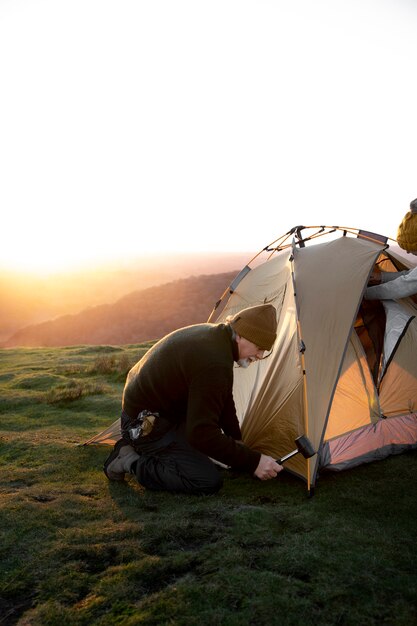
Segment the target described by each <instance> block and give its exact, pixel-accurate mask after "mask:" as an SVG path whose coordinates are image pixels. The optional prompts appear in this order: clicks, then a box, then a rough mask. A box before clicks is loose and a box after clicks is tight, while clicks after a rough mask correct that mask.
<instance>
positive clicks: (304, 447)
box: [277, 435, 316, 465]
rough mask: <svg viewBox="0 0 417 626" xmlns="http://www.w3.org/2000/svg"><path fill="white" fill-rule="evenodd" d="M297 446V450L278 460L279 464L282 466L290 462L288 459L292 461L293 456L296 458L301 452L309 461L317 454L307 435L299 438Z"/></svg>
mask: <svg viewBox="0 0 417 626" xmlns="http://www.w3.org/2000/svg"><path fill="white" fill-rule="evenodd" d="M295 445H296V446H297V449H296V450H293V451H292V452H289V453H288V454H286V455H285V456H283V457H282V458H281V459H277V463H279V464H280V465H281V464H282V463H284V462H285V461H288V459H291V458H292V457H293V456H295V455H296V454H298V453H299V452H301V454H302V455H303V457H304V458H305V459H309V458H310V457H312V456H314V455H315V454H316V452H315V450H314V448H313V444H312V443H311V441H310V439H309V438H308V437H307V436H306V435H301V436H300V437H297V439H296V440H295Z"/></svg>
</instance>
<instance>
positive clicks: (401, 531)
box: [0, 344, 417, 626]
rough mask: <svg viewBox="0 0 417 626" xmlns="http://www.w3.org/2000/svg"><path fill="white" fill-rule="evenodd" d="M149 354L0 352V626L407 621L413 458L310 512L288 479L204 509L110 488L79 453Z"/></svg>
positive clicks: (334, 492) (415, 512) (339, 486)
mask: <svg viewBox="0 0 417 626" xmlns="http://www.w3.org/2000/svg"><path fill="white" fill-rule="evenodd" d="M148 345H149V344H141V345H138V346H134V345H132V346H123V347H114V346H75V347H71V348H54V349H50V348H43V349H15V350H14V349H13V350H2V351H0V411H1V418H0V419H1V432H0V505H1V506H0V524H1V542H0V554H1V563H0V626H3V625H5V624H7V625H11V624H20V625H21V626H23V625H29V624H30V625H33V626H36V625H41V626H45V625H49V624H50V625H55V624H56V625H58V624H59V625H61V624H68V625H77V626H78V625H80V626H81V625H86V626H87V625H88V626H91V625H96V624H97V625H102V626H107V625H113V624H123V625H127V626H130V625H139V624H146V625H151V624H152V625H155V626H156V625H158V626H160V625H165V624H166V625H168V624H169V625H184V626H185V625H187V626H188V625H196V626H197V625H201V624H204V625H210V626H211V625H212V626H215V625H216V626H220V625H221V626H242V625H246V624H248V625H251V624H253V625H254V626H255V625H256V626H262V625H267V624H268V625H270V624H272V625H273V624H277V625H279V626H286V625H288V626H290V625H294V626H295V625H297V626H298V625H299V624H304V625H307V626H308V625H313V624H314V625H315V624H320V625H333V624H334V625H336V624H342V625H346V626H347V625H351V626H358V625H367V626H369V625H376V624H387V625H398V626H409V625H410V624H413V623H416V619H417V615H416V607H417V574H416V572H417V568H416V565H415V564H416V556H417V549H416V540H415V537H416V531H417V504H416V488H415V477H416V474H417V456H416V454H415V453H406V454H403V455H399V456H395V457H391V458H388V459H385V460H384V461H380V462H378V463H374V464H370V465H367V466H362V467H359V468H356V469H354V470H351V471H349V472H344V473H338V474H332V473H328V474H323V475H322V476H321V478H320V480H319V483H318V487H317V489H316V494H315V496H314V497H313V498H307V495H306V492H305V487H304V485H303V483H301V482H300V481H298V480H297V479H295V478H293V477H292V476H290V475H287V474H281V475H280V477H279V478H278V479H277V480H276V481H269V482H265V483H263V482H259V481H255V480H254V479H252V478H251V477H249V476H237V475H235V474H233V473H231V472H227V471H226V472H224V488H223V490H222V491H221V492H220V493H219V494H218V495H216V496H207V497H194V496H185V495H169V494H164V493H153V492H149V491H146V490H144V489H143V488H142V487H140V486H139V485H138V484H137V483H136V482H135V481H134V480H133V479H132V480H130V481H129V482H127V483H126V484H112V483H109V482H108V481H107V480H106V478H105V477H104V474H103V473H102V469H101V468H102V465H103V461H104V460H105V458H106V457H107V455H108V453H109V448H107V447H104V446H103V447H100V446H87V447H83V446H80V445H79V444H80V443H82V442H83V441H85V440H87V439H88V438H90V437H91V436H92V435H94V434H95V433H96V432H99V431H100V430H102V429H104V428H106V427H107V426H108V425H109V424H110V423H111V422H112V421H114V419H116V417H117V416H118V414H119V410H120V398H121V392H122V388H123V382H124V377H125V375H126V373H127V370H128V369H129V367H130V366H131V365H132V364H133V363H134V362H136V360H137V359H138V358H140V356H141V355H142V354H143V353H144V351H145V350H146V348H147V347H148ZM74 388H75V389H81V393H80V394H79V395H78V396H77V397H73V396H72V395H71V389H74ZM51 399H54V400H53V401H51Z"/></svg>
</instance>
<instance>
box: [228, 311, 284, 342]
mask: <svg viewBox="0 0 417 626" xmlns="http://www.w3.org/2000/svg"><path fill="white" fill-rule="evenodd" d="M230 325H231V326H232V328H233V329H234V330H235V331H236V332H237V334H238V335H240V336H241V337H244V338H245V339H247V340H248V341H250V342H251V343H254V344H255V345H256V346H258V347H259V348H261V350H270V349H271V348H272V346H273V345H274V342H275V339H276V338H277V312H276V310H275V307H273V306H272V304H259V305H257V306H251V307H248V308H247V309H242V311H239V313H236V315H234V316H233V317H232V319H231V320H230Z"/></svg>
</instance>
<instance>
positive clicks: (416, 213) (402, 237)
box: [397, 198, 417, 252]
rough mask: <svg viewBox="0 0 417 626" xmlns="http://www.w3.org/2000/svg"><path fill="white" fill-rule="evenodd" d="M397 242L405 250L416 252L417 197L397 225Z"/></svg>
mask: <svg viewBox="0 0 417 626" xmlns="http://www.w3.org/2000/svg"><path fill="white" fill-rule="evenodd" d="M397 243H398V245H399V246H400V247H401V248H403V250H407V252H417V198H416V199H415V200H413V201H412V202H411V203H410V210H409V212H408V213H407V214H406V215H405V216H404V219H403V221H402V222H401V224H400V225H399V226H398V232H397Z"/></svg>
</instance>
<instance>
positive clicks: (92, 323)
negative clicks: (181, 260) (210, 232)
mask: <svg viewBox="0 0 417 626" xmlns="http://www.w3.org/2000/svg"><path fill="white" fill-rule="evenodd" d="M238 271H239V270H235V271H233V272H226V273H220V274H210V275H205V274H203V275H200V276H192V277H189V278H183V279H178V280H175V281H173V282H170V283H166V284H164V285H158V286H155V287H149V288H148V289H144V290H141V291H136V292H133V293H130V294H129V295H126V296H124V297H122V298H120V299H119V300H117V301H116V302H115V303H114V304H105V305H99V306H95V307H93V308H89V309H86V310H84V311H82V312H80V313H78V314H76V315H64V316H62V317H58V318H57V319H55V320H51V321H48V322H43V323H41V324H33V325H30V326H27V327H25V328H22V329H21V330H19V331H17V332H16V333H14V334H13V335H12V336H11V337H10V338H9V339H8V340H6V341H4V342H3V343H2V344H1V345H2V347H15V346H32V347H33V346H69V345H77V344H93V345H99V344H113V345H120V344H129V343H140V342H143V341H149V340H153V339H159V338H160V337H162V336H163V335H165V334H166V333H169V332H171V331H172V330H175V329H176V328H180V327H182V326H187V325H189V324H196V323H200V322H206V321H207V318H208V317H209V315H210V313H211V311H212V309H213V306H214V304H215V302H217V300H218V299H219V298H220V296H221V295H222V293H223V292H224V290H225V289H226V288H227V286H228V285H229V284H230V283H231V281H232V280H233V278H235V276H236V274H237V273H238Z"/></svg>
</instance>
